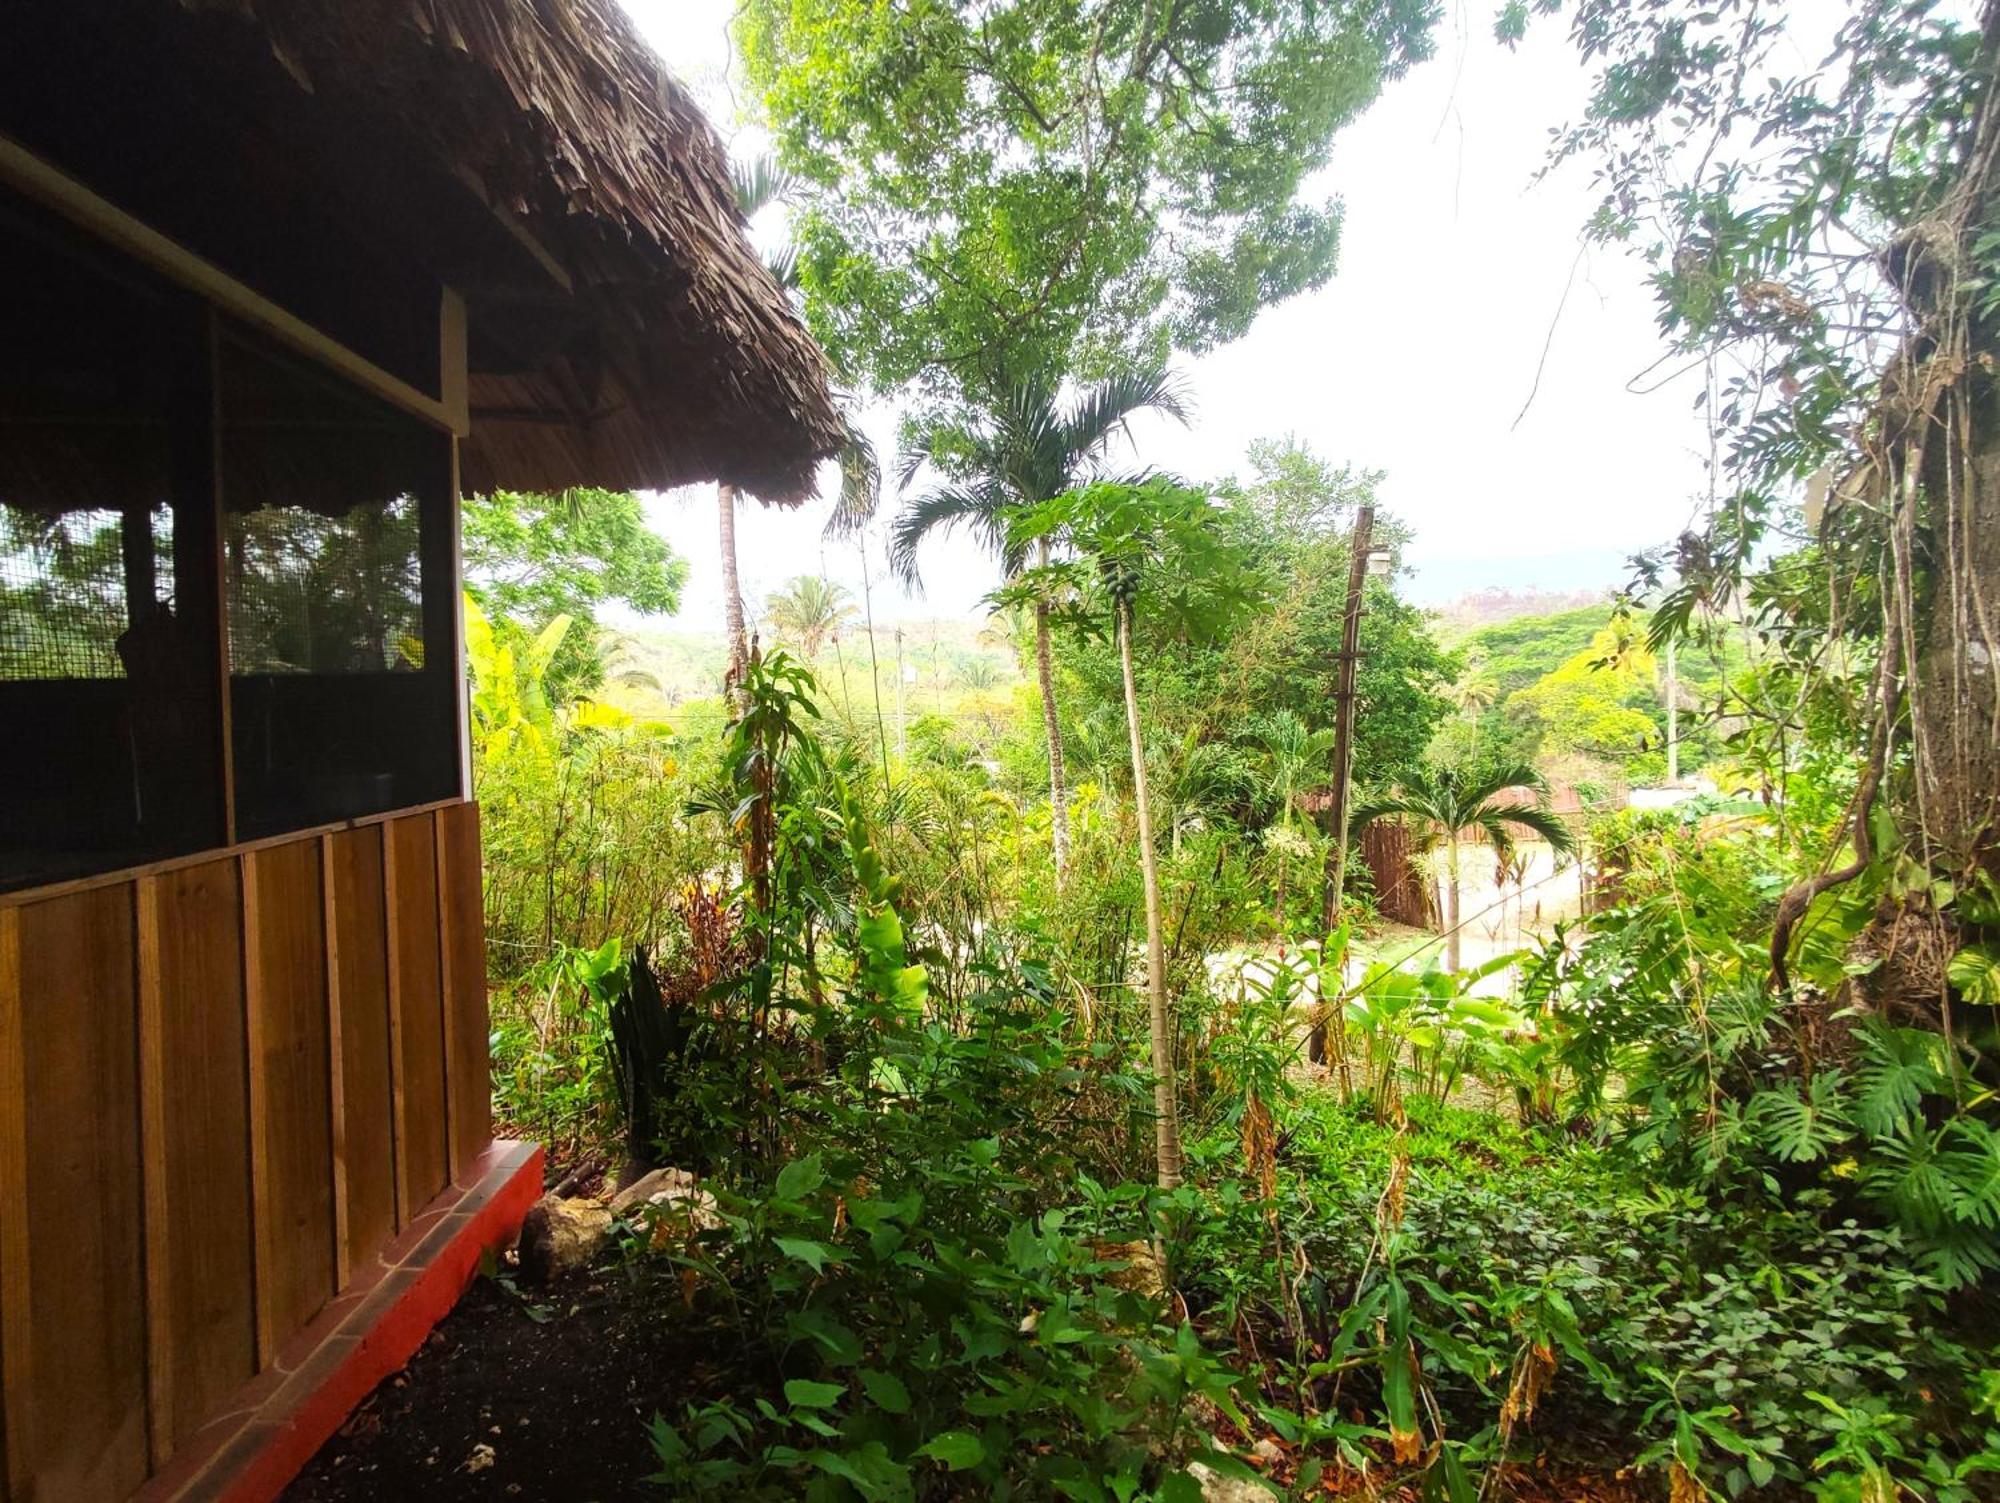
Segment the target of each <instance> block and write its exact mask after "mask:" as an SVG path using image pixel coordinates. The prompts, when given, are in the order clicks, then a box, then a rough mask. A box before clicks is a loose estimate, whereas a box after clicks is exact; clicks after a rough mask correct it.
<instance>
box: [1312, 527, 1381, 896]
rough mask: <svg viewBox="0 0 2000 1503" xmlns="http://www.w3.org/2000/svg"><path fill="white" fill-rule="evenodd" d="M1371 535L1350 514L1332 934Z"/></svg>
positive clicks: (1330, 886)
mask: <svg viewBox="0 0 2000 1503" xmlns="http://www.w3.org/2000/svg"><path fill="white" fill-rule="evenodd" d="M1374 534H1375V508H1374V507H1373V506H1363V507H1361V508H1359V509H1358V510H1357V511H1356V512H1355V514H1354V536H1353V538H1352V539H1351V541H1350V543H1349V548H1350V555H1349V558H1348V561H1347V612H1346V616H1345V618H1344V619H1343V620H1342V622H1341V628H1340V687H1339V688H1338V690H1337V691H1336V693H1335V705H1334V720H1333V804H1332V807H1331V808H1330V809H1329V811H1328V814H1329V818H1328V820H1327V827H1328V832H1329V833H1330V834H1331V835H1332V837H1333V849H1332V850H1331V851H1330V852H1328V853H1327V858H1326V901H1325V903H1324V904H1323V905H1322V907H1323V912H1322V913H1321V915H1320V916H1321V918H1322V919H1324V920H1325V924H1326V927H1327V928H1328V929H1329V930H1331V929H1332V928H1333V926H1334V925H1335V924H1337V923H1338V922H1339V921H1340V908H1341V894H1342V893H1343V891H1344V890H1345V888H1346V886H1347V806H1348V785H1349V783H1350V782H1351V780H1352V777H1353V772H1354V670H1355V665H1356V664H1357V663H1358V662H1359V661H1360V657H1361V600H1362V595H1363V592H1364V589H1365V587H1366V585H1367V583H1368V551H1369V545H1370V543H1371V542H1372V541H1373V539H1374Z"/></svg>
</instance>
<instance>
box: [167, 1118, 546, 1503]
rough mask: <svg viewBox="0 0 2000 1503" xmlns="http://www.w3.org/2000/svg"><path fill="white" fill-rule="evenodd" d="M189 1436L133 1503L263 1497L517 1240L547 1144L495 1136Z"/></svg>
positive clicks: (258, 1502)
mask: <svg viewBox="0 0 2000 1503" xmlns="http://www.w3.org/2000/svg"><path fill="white" fill-rule="evenodd" d="M471 1179H472V1183H471V1184H470V1185H469V1186H467V1187H465V1188H460V1187H458V1186H448V1187H447V1188H446V1189H445V1190H444V1192H443V1193H442V1194H440V1195H439V1196H438V1197H437V1199H435V1200H433V1201H432V1202H431V1203H430V1204H429V1205H428V1206H426V1207H424V1209H423V1210H422V1211H421V1212H420V1213H418V1214H417V1215H416V1216H415V1217H413V1218H411V1221H410V1224H409V1225H408V1226H406V1227H405V1228H404V1229H403V1230H402V1232H401V1233H399V1234H398V1235H397V1237H396V1238H395V1239H394V1240H393V1241H392V1242H390V1244H389V1245H388V1246H387V1247H385V1248H384V1249H383V1250H382V1253H381V1256H380V1258H379V1259H378V1261H377V1264H376V1266H375V1267H374V1268H372V1269H368V1270H365V1271H362V1272H359V1273H357V1274H356V1275H355V1277H354V1278H353V1280H352V1281H351V1282H350V1284H349V1286H348V1287H347V1289H345V1290H344V1291H342V1293H341V1294H340V1296H339V1297H338V1298H337V1299H335V1300H334V1301H333V1302H332V1303H331V1304H329V1305H328V1306H327V1307H326V1309H325V1310H323V1311H321V1312H320V1314H319V1315H318V1316H317V1317H315V1319H314V1320H313V1321H312V1323H311V1324H310V1325H308V1326H307V1327H306V1328H305V1329H304V1330H303V1331H301V1332H300V1333H299V1334H298V1335H297V1336H296V1337H295V1338H293V1339H292V1340H291V1341H290V1342H288V1343H286V1345H285V1347H284V1348H283V1349H282V1350H281V1351H280V1352H279V1353H278V1356H277V1360H276V1361H275V1362H274V1363H273V1364H272V1366H271V1367H270V1368H269V1369H268V1370H267V1371H265V1372H262V1373H259V1374H258V1375H257V1377H255V1378H254V1379H252V1380H251V1381H250V1382H249V1383H248V1384H246V1385H244V1387H243V1389H242V1390H240V1391H239V1393H238V1394H237V1400H236V1403H235V1405H234V1407H233V1408H232V1409H231V1410H230V1412H228V1413H226V1414H224V1415H223V1416H222V1417H221V1418H219V1419H217V1420H215V1421H214V1422H212V1423H211V1424H209V1425H208V1426H207V1427H206V1428H204V1429H203V1430H202V1431H200V1432H199V1433H198V1434H196V1435H194V1436H193V1437H191V1438H190V1439H189V1441H188V1442H187V1444H186V1445H184V1446H182V1447H181V1448H180V1450H179V1451H177V1452H176V1453H175V1455H174V1456H173V1457H172V1459H171V1460H169V1461H168V1463H167V1465H166V1466H165V1467H164V1468H163V1469H162V1470H161V1471H160V1473H159V1474H158V1475H157V1476H155V1477H154V1478H153V1479H152V1480H151V1481H150V1482H148V1483H147V1484H146V1486H145V1487H143V1488H142V1489H140V1491H139V1492H138V1493H136V1494H134V1503H169V1500H172V1503H193V1500H196V1499H201V1500H215V1503H267V1500H269V1499H273V1498H276V1497H277V1496H278V1495H279V1494H280V1493H281V1492H283V1491H284V1489H285V1487H286V1485H287V1484H289V1483H290V1482H291V1480H292V1479H293V1478H294V1477H296V1476H298V1474H299V1473H300V1472H301V1471H302V1470H304V1468H305V1465H306V1463H307V1462H309V1461H311V1460H312V1458H313V1455H314V1453H316V1452H317V1451H318V1450H319V1448H320V1447H321V1446H323V1445H325V1444H326V1442H327V1440H328V1439H329V1438H330V1437H331V1436H332V1435H333V1433H334V1432H335V1431H336V1430H338V1429H339V1428H340V1426H341V1425H342V1424H343V1423H344V1422H345V1421H346V1419H347V1416H348V1415H349V1414H351V1413H352V1412H353V1411H354V1407H355V1406H356V1405H357V1404H359V1403H360V1402H361V1401H362V1400H363V1399H365V1398H366V1397H367V1396H368V1395H369V1394H370V1393H371V1392H373V1391H374V1389H375V1387H376V1385H377V1384H379V1383H380V1382H381V1381H382V1380H383V1379H384V1378H387V1377H388V1376H390V1374H392V1373H395V1372H397V1371H399V1370H400V1369H401V1368H402V1367H403V1365H404V1364H405V1363H406V1362H408V1361H409V1360H410V1358H411V1357H412V1356H413V1355H414V1354H415V1353H416V1350H417V1348H418V1347H420V1346H421V1345H423V1341H424V1338H425V1337H426V1336H428V1335H429V1334H430V1332H431V1329H432V1328H433V1327H434V1326H436V1325H437V1323H438V1322H439V1321H440V1320H442V1319H444V1317H445V1316H446V1315H447V1314H449V1313H450V1311H451V1308H452V1306H453V1305H455V1304H457V1303H458V1300H459V1296H461V1295H462V1294H464V1293H465V1290H466V1286H467V1285H469V1284H470V1283H471V1282H472V1280H473V1278H474V1276H475V1275H476V1274H477V1273H478V1272H479V1265H480V1261H481V1259H482V1258H484V1257H485V1255H486V1254H487V1253H488V1252H497V1251H498V1250H500V1249H501V1248H504V1247H507V1246H510V1245H511V1244H512V1243H513V1241H514V1238H515V1237H516V1236H517V1235H518V1234H519V1232H520V1230H521V1222H522V1220H523V1219H524V1218H525V1217H526V1216H527V1214H528V1210H529V1207H531V1206H533V1205H534V1203H535V1201H536V1200H537V1199H538V1198H539V1197H540V1196H541V1193H542V1150H541V1148H540V1146H539V1145H537V1144H533V1143H512V1142H496V1143H494V1144H493V1145H492V1146H491V1147H489V1148H488V1149H487V1150H486V1152H485V1153H484V1154H483V1155H482V1156H481V1157H480V1159H479V1162H478V1164H477V1165H476V1166H475V1171H474V1174H473V1175H472V1176H471Z"/></svg>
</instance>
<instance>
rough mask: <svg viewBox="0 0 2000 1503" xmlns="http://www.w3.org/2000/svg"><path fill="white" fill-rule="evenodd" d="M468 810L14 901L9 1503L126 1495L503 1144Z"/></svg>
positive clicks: (5, 1228)
mask: <svg viewBox="0 0 2000 1503" xmlns="http://www.w3.org/2000/svg"><path fill="white" fill-rule="evenodd" d="M480 911H481V909H480V898H479V831H478V814H477V810H476V808H475V807H474V806H473V805H470V804H461V805H452V806H447V807H444V808H440V809H435V810H424V811H421V812H416V813H411V814H405V815H400V816H396V817H393V818H389V819H384V820H381V821H377V822H372V823H367V824H362V825H358V826H356V827H353V828H347V829H341V830H336V831H329V832H320V833H314V834H311V835H306V836H302V837H294V838H291V839H287V840H281V841H272V842H264V843H261V844H259V845H257V846H254V847H246V848H244V849H242V850H240V851H232V852H227V853H220V854H217V855H212V856H209V857H206V858H201V859H196V860H190V861H185V862H179V863H171V864H167V865H164V866H162V867H159V868H154V869H149V870H147V871H145V872H141V873H134V874H128V875H126V876H124V877H120V878H111V879H105V880H102V881H99V882H93V883H86V884H76V885H72V886H70V887H66V888H62V889H57V890H54V891H52V892H49V893H46V894H36V893H22V894H11V895H8V896H7V897H6V898H4V899H0V1503H26V1500H28V1499H30V1498H32V1499H35V1500H37V1503H44V1500H46V1503H63V1500H69V1499H79V1500H81V1499H92V1500H98V1499H115V1498H120V1497H123V1496H125V1495H126V1494H128V1493H130V1492H131V1491H132V1490H134V1489H135V1488H136V1487H138V1486H139V1485H140V1483H141V1482H143V1481H144V1480H145V1478H146V1477H147V1475H148V1474H149V1473H150V1472H152V1471H153V1470H155V1469H157V1468H158V1467H159V1466H160V1465H161V1464H162V1463H164V1462H165V1461H166V1459H167V1458H168V1457H169V1456H171V1455H172V1454H173V1452H174V1450H175V1449H176V1447H178V1446H180V1445H182V1444H184V1443H185V1442H186V1441H187V1440H188V1438H189V1437H190V1436H191V1435H193V1434H194V1433H195V1431H197V1430H198V1429H199V1428H200V1427H201V1426H202V1424H203V1423H205V1422H206V1421H207V1420H208V1419H209V1418H211V1417H213V1416H214V1415H215V1414H216V1413H217V1412H218V1411H219V1409H220V1408H221V1407H222V1406H223V1405H224V1404H225V1402H226V1400H227V1399H228V1397H229V1396H230V1394H231V1393H232V1392H233V1391H234V1390H235V1389H236V1388H238V1387H239V1386H240V1385H241V1384H243V1383H244V1382H246V1381H247V1380H249V1379H250V1378H251V1377H253V1376H255V1374H256V1373H257V1372H258V1371H260V1370H261V1369H262V1368H263V1367H265V1366H266V1365H268V1364H269V1362H270V1361H271V1359H272V1356H273V1354H274V1353H275V1352H276V1351H277V1349H278V1348H279V1347H281V1346H282V1345H283V1344H284V1342H285V1341H286V1339H287V1338H289V1337H290V1336H291V1335H293V1334H294V1333H295V1332H297V1331H298V1329H299V1328H300V1327H301V1326H303V1325H304V1324H305V1323H306V1322H307V1321H308V1320H310V1319H311V1317H312V1316H313V1315H314V1314H315V1313H317V1311H318V1310H319V1309H320V1308H321V1306H323V1305H324V1304H325V1302H326V1301H327V1300H328V1299H329V1298H330V1297H331V1296H332V1295H333V1294H335V1293H336V1292H337V1291H338V1290H339V1289H341V1288H343V1287H344V1286H345V1285H346V1284H347V1283H348V1281H349V1280H350V1279H351V1278H352V1277H353V1276H354V1274H355V1273H356V1271H357V1270H358V1269H361V1268H364V1267H366V1266H367V1264H368V1262H369V1260H371V1259H372V1258H373V1257H374V1255H375V1251H376V1249H377V1248H379V1247H380V1246H381V1245H382V1244H383V1243H384V1242H385V1241H386V1240H387V1239H388V1238H389V1237H391V1236H393V1235H394V1233H395V1232H396V1231H397V1230H398V1229H400V1228H401V1227H402V1226H403V1225H404V1224H405V1223H406V1222H407V1221H408V1220H409V1218H410V1217H411V1216H413V1215H415V1214H416V1212H417V1211H419V1210H421V1209H422V1207H423V1205H424V1204H425V1202H427V1201H428V1200H429V1199H430V1198H431V1197H432V1196H433V1195H435V1194H436V1193H437V1192H438V1191H439V1190H440V1189H442V1188H443V1186H444V1183H445V1180H446V1177H447V1174H453V1175H463V1174H464V1173H465V1171H466V1170H467V1169H468V1168H469V1167H470V1166H471V1165H472V1164H473V1162H474V1161H475V1160H476V1159H477V1157H478V1155H479V1153H480V1152H481V1151H482V1150H483V1149H484V1148H485V1147H486V1144H487V1142H488V1141H489V1139H490V1137H491V1124H490V1117H489V1111H488V1094H487V1092H488V1087H487V1075H486V1069H487V1061H486V1028H487V1022H486V993H485V967H484V945H483V940H482V936H481V934H480V929H479V921H480Z"/></svg>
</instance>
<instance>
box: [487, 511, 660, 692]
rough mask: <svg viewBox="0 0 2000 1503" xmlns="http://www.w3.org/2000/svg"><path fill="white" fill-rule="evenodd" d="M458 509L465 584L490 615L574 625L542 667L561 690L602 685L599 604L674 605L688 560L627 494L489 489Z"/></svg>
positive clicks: (653, 610)
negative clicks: (561, 619)
mask: <svg viewBox="0 0 2000 1503" xmlns="http://www.w3.org/2000/svg"><path fill="white" fill-rule="evenodd" d="M463 515H464V529H465V578H466V587H467V589H468V591H469V592H470V593H471V595H472V597H473V599H475V600H477V601H478V602H479V604H480V605H481V607H482V608H484V609H485V611H486V612H487V613H488V614H489V615H491V616H496V617H504V618H506V619H507V620H509V621H512V622H515V623H519V624H520V625H521V626H523V627H525V628H535V627H539V626H541V625H542V624H543V623H544V622H548V621H552V620H554V619H555V618H556V617H558V616H568V617H569V618H570V619H571V621H572V622H573V623H574V625H575V627H576V628H577V629H576V630H574V631H573V632H571V633H570V634H569V636H568V637H567V638H565V639H564V641H563V642H562V644H561V646H560V647H559V649H558V651H557V653H556V656H555V658H554V660H553V661H552V663H551V665H550V669H549V671H550V676H551V679H552V681H553V682H554V683H555V684H556V685H557V686H559V687H560V688H561V689H563V690H565V691H574V692H588V691H590V690H592V689H595V688H596V687H597V686H598V685H599V684H601V683H602V682H603V681H604V666H603V663H602V661H601V660H600V658H599V657H598V654H597V653H596V651H595V647H596V632H595V631H594V630H593V628H594V627H595V626H596V624H597V610H598V608H599V607H600V606H604V605H610V604H619V605H624V606H628V607H630V608H631V609H632V610H635V611H638V612H640V613H641V614H643V615H671V614H672V613H673V612H674V611H676V610H678V609H679V608H680V603H681V589H682V587H683V586H685V585H686V584H687V577H688V565H687V560H685V559H683V558H679V557H676V556H675V554H674V551H673V549H672V548H670V547H669V546H668V545H667V540H666V539H665V538H663V537H661V536H660V535H659V534H658V533H656V532H654V531H653V530H652V529H651V528H649V527H648V526H647V525H646V515H645V512H644V511H643V509H642V508H641V507H640V505H639V498H638V497H637V496H636V495H633V494H632V493H631V492H629V491H603V490H594V489H578V490H569V491H563V492H560V493H558V494H553V495H534V494H529V493H526V492H521V491H495V492H493V493H492V494H491V495H486V496H468V497H467V498H466V500H465V504H464V513H463Z"/></svg>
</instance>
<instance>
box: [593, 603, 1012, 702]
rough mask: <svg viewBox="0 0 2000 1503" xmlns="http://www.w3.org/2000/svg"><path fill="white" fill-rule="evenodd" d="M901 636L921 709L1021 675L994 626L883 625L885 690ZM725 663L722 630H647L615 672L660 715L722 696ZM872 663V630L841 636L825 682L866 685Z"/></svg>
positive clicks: (627, 633) (636, 635)
mask: <svg viewBox="0 0 2000 1503" xmlns="http://www.w3.org/2000/svg"><path fill="white" fill-rule="evenodd" d="M898 630H900V631H901V632H902V662H903V667H904V669H905V670H906V679H905V682H906V684H907V687H908V689H909V691H910V698H911V703H912V704H913V705H915V706H918V707H919V708H922V709H928V708H931V707H933V706H934V705H936V704H938V703H940V702H941V701H940V700H939V698H938V696H940V695H945V696H950V695H951V694H952V693H953V692H954V691H959V692H963V691H966V690H984V689H993V688H1004V687H1005V686H1007V685H1010V684H1012V683H1013V682H1015V681H1016V680H1017V679H1018V678H1019V677H1020V670H1019V667H1018V666H1017V664H1016V662H1015V659H1014V651H1013V647H1012V646H1011V644H1009V643H1008V641H1007V640H1006V638H1005V636H1004V635H1002V634H1001V632H1000V631H999V630H998V629H996V628H994V627H991V626H989V625H987V624H986V623H983V622H978V621H956V620H944V621H878V622H877V623H876V625H875V653H874V657H875V662H876V666H877V667H878V668H879V669H880V671H881V678H882V683H883V685H884V686H885V690H886V688H887V686H889V685H892V684H893V683H894V681H895V676H896V654H897V642H896V633H897V632H898ZM761 640H762V642H763V644H764V645H765V646H766V647H771V646H774V645H779V644H777V643H776V642H775V641H774V639H773V637H772V635H771V632H770V629H769V628H768V627H765V628H763V630H762V632H761ZM725 662H726V653H725V652H724V649H723V640H722V633H721V632H719V631H711V632H690V631H666V630H659V629H656V628H651V627H644V626H639V627H630V628H622V629H620V630H619V631H618V632H617V648H616V650H615V652H614V654H613V657H612V674H613V678H614V679H618V680H622V681H623V682H624V684H625V685H626V687H627V688H628V689H630V690H633V691H636V694H637V696H638V698H639V700H640V701H641V702H642V703H643V707H644V708H646V709H648V710H649V711H657V710H658V709H660V708H671V707H672V706H675V705H680V704H685V703H687V702H689V701H691V700H699V699H707V698H710V697H712V696H714V695H717V694H719V693H721V691H722V673H723V668H724V665H725ZM868 663H869V651H868V629H867V628H866V627H865V626H861V625H858V624H857V625H850V626H849V627H848V628H847V629H846V630H845V631H843V632H842V633H841V636H840V643H839V645H838V647H834V646H831V645H830V646H828V647H825V648H823V649H821V652H820V661H819V663H818V665H817V666H818V670H819V675H820V677H821V679H822V680H824V681H826V682H827V683H828V684H829V685H831V684H832V683H834V682H835V681H836V680H838V679H839V678H840V675H841V669H842V668H844V669H845V670H846V675H847V677H849V678H855V679H858V680H860V681H861V682H863V683H866V682H867V676H868ZM635 707H637V706H635Z"/></svg>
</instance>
